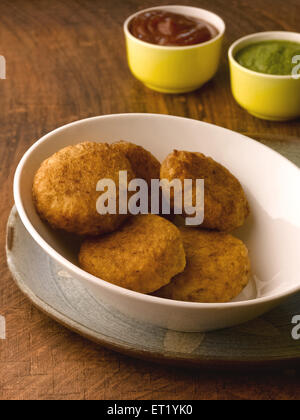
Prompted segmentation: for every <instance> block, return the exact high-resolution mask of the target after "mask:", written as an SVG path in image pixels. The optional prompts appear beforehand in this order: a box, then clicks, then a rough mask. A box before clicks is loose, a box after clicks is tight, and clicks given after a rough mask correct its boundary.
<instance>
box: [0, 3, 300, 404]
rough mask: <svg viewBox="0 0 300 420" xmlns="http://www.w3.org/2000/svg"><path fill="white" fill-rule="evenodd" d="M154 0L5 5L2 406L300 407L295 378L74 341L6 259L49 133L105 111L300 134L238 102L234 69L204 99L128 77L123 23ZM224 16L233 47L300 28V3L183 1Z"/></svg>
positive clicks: (0, 32)
mask: <svg viewBox="0 0 300 420" xmlns="http://www.w3.org/2000/svg"><path fill="white" fill-rule="evenodd" d="M158 3H159V4H167V3H169V2H168V1H160V2H157V1H153V0H151V1H150V0H147V1H144V0H129V1H124V0H110V1H109V2H108V1H104V0H103V1H101V0H65V1H63V0H60V1H59V0H52V1H50V0H28V1H24V0H2V1H1V2H0V16H1V25H0V55H3V56H5V58H6V62H7V79H6V80H0V97H1V102H0V127H1V130H0V156H1V164H0V181H1V182H0V197H1V200H0V232H1V235H0V279H1V281H0V313H1V314H2V315H5V317H6V322H7V339H6V340H5V341H1V340H0V399H103V398H107V399H149V398H154V399H155V398H157V399H164V398H168V399H230V398H235V399H261V398H268V399H299V397H300V386H299V385H300V384H299V382H300V381H299V376H298V375H297V372H296V371H293V370H292V371H288V372H273V373H272V372H269V373H265V372H264V373H259V372H246V373H245V372H243V373H240V374H239V373H235V374H230V373H228V372H227V373H220V372H217V373H214V372H207V371H206V372H204V371H200V372H195V371H186V370H181V369H176V368H169V367H167V366H157V365H155V364H151V363H147V362H142V361H137V360H133V359H130V358H128V357H126V356H120V355H118V354H115V353H112V352H110V351H107V350H104V349H102V348H99V347H98V346H96V345H94V344H92V343H90V342H88V341H86V340H84V339H82V338H80V337H78V336H76V335H75V334H73V333H71V332H69V331H67V330H66V329H64V328H63V327H61V326H60V325H58V324H56V323H55V322H53V321H51V320H49V319H48V318H47V317H46V316H44V315H42V314H41V313H40V312H39V311H37V310H36V309H34V308H33V307H32V306H31V305H30V304H29V302H28V301H27V300H26V298H24V297H23V295H22V294H21V293H20V292H19V291H18V290H17V288H16V286H15V285H14V283H13V281H12V280H11V278H10V275H9V273H8V269H7V266H6V262H5V255H4V245H5V234H4V232H5V226H6V221H7V218H8V215H9V211H10V209H11V207H12V204H13V197H12V180H13V174H14V171H15V168H16V165H17V163H18V161H19V159H20V158H21V157H22V155H23V153H24V152H25V151H26V150H27V148H28V147H29V146H30V145H31V144H33V142H34V141H36V140H37V139H38V138H39V137H40V136H41V135H43V134H45V133H47V132H48V131H50V130H52V129H54V128H56V127H58V126H60V125H62V124H65V123H68V122H71V121H74V120H77V119H81V118H86V117H90V116H94V115H99V114H108V113H119V112H155V113H165V114H173V115H180V116H186V117H191V118H196V119H201V120H203V121H207V122H212V123H215V124H217V125H221V126H223V127H228V128H230V129H233V130H236V131H240V132H243V133H254V132H255V133H268V134H276V135H280V136H282V138H283V139H284V138H285V136H290V137H299V136H300V122H299V120H298V121H294V122H288V123H271V122H265V121H260V120H257V119H255V118H253V117H251V116H250V115H248V114H247V113H246V112H244V111H243V110H242V109H240V108H239V106H238V105H236V103H235V102H234V100H233V98H232V96H231V93H230V89H229V81H228V69H227V60H226V54H225V50H224V54H223V62H222V66H221V69H220V71H219V73H218V76H217V77H216V78H215V79H214V80H213V81H211V82H210V83H208V84H207V85H206V86H205V87H203V88H202V89H201V90H199V91H197V92H194V93H191V94H188V95H178V96H165V95H162V94H159V93H156V92H152V91H150V90H148V89H147V88H145V87H144V86H143V85H142V84H140V83H139V82H137V81H136V80H135V79H134V78H133V77H132V76H131V74H130V72H129V70H128V68H127V64H126V58H125V50H124V41H123V33H122V22H123V21H124V19H125V18H126V17H127V16H128V15H130V14H131V13H133V12H135V11H136V10H137V9H143V8H145V7H151V6H155V5H157V4H158ZM177 3H178V4H189V5H195V6H201V7H204V8H208V9H210V10H212V11H215V12H216V13H219V14H220V15H222V16H223V17H224V19H225V21H226V23H227V36H226V42H225V44H226V45H225V48H227V47H228V46H229V44H230V43H231V42H232V41H234V40H235V39H237V38H238V37H240V36H243V35H246V34H248V33H251V32H257V31H263V30H292V31H299V27H300V13H299V0H286V1H282V0H252V1H251V2H250V1H246V0H239V1H238V0H213V1H212V0H202V1H196V0H187V1H186V0H185V1H177Z"/></svg>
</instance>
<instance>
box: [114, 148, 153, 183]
mask: <svg viewBox="0 0 300 420" xmlns="http://www.w3.org/2000/svg"><path fill="white" fill-rule="evenodd" d="M112 148H113V149H114V150H117V151H120V152H122V153H124V154H125V156H126V157H127V159H128V160H129V162H130V164H131V166H132V169H133V171H134V173H135V174H136V177H137V178H140V179H144V180H145V181H146V182H147V184H148V187H149V188H150V187H151V179H159V176H160V162H159V161H158V160H157V159H156V157H154V156H153V155H152V153H150V152H148V150H146V149H144V148H143V147H142V146H138V145H137V144H134V143H130V142H127V141H123V140H122V141H119V142H117V143H113V144H112Z"/></svg>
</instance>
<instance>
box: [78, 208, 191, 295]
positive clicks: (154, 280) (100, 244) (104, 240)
mask: <svg viewBox="0 0 300 420" xmlns="http://www.w3.org/2000/svg"><path fill="white" fill-rule="evenodd" d="M185 263H186V261H185V252H184V249H183V243H182V239H181V235H180V232H179V230H178V229H177V228H176V226H175V225H173V224H172V223H171V222H169V221H167V220H165V219H163V218H161V217H159V216H155V215H140V216H136V217H134V218H131V219H130V220H129V221H128V222H127V223H126V224H124V225H123V226H122V227H121V229H120V230H119V231H117V232H114V233H112V234H109V235H104V236H101V237H99V238H92V239H87V240H85V241H84V242H83V244H82V247H81V250H80V254H79V264H80V267H81V268H82V269H83V270H85V271H87V272H88V273H90V274H93V275H94V276H96V277H99V278H101V279H103V280H106V281H108V282H110V283H113V284H116V285H118V286H121V287H124V288H126V289H130V290H134V291H136V292H141V293H151V292H154V291H155V290H158V289H159V288H160V287H162V286H164V285H166V284H168V283H169V282H170V280H171V278H172V277H173V276H174V275H176V274H178V273H180V272H182V271H183V270H184V268H185Z"/></svg>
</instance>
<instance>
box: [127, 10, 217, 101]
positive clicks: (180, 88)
mask: <svg viewBox="0 0 300 420" xmlns="http://www.w3.org/2000/svg"><path fill="white" fill-rule="evenodd" d="M157 9H158V10H166V11H169V12H173V13H178V14H183V15H186V16H191V17H195V18H199V19H202V20H204V21H206V22H208V23H210V24H212V25H214V26H215V28H216V29H218V31H219V34H218V35H217V36H216V37H215V38H214V39H212V40H210V41H208V42H204V43H202V44H196V45H191V46H186V47H166V46H160V45H153V44H150V43H147V42H144V41H141V40H139V39H138V38H136V37H134V36H133V35H132V34H131V33H130V31H129V23H130V22H131V20H132V19H133V18H134V17H135V16H137V15H139V14H140V13H143V12H145V11H149V10H157ZM124 31H125V37H126V45H127V56H128V63H129V67H130V70H131V72H132V73H133V75H134V76H135V77H136V78H137V79H138V80H140V81H141V82H143V83H144V84H145V85H146V86H148V87H149V88H151V89H154V90H157V91H159V92H164V93H184V92H190V91H193V90H195V89H198V88H199V87H201V86H202V85H203V84H204V83H206V82H208V81H209V80H210V79H211V78H212V77H213V76H214V75H215V74H216V72H217V70H218V66H219V62H220V56H221V49H222V41H223V37H224V32H225V23H224V21H223V20H222V19H221V18H220V17H219V16H217V15H215V14H214V13H211V12H209V11H207V10H203V9H199V8H197V7H186V6H160V7H153V8H151V9H146V10H143V11H139V12H138V13H135V14H134V15H132V16H130V17H129V18H128V19H127V20H126V22H125V24H124Z"/></svg>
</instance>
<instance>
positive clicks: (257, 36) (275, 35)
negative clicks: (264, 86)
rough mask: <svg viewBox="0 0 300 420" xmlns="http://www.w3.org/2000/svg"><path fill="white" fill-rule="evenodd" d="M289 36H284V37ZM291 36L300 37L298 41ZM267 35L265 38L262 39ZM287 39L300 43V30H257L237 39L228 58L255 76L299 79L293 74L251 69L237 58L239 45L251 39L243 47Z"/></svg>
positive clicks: (229, 51)
mask: <svg viewBox="0 0 300 420" xmlns="http://www.w3.org/2000/svg"><path fill="white" fill-rule="evenodd" d="M285 36H286V37H287V38H284V37H285ZM289 36H291V37H293V36H297V37H298V38H299V40H298V41H295V39H292V38H288V37H289ZM264 37H266V38H265V39H262V38H264ZM256 40H257V41H261V42H264V41H272V40H273V41H287V42H295V43H297V42H298V43H299V45H300V33H299V32H290V31H267V32H256V33H254V34H250V35H246V36H243V37H242V38H239V39H237V40H236V41H235V42H234V43H233V44H232V45H231V46H230V48H229V50H228V58H229V61H231V62H232V63H233V64H234V65H235V66H236V67H238V68H239V69H240V70H243V71H244V72H245V73H248V74H252V75H255V76H260V77H263V78H267V79H274V80H299V78H298V79H295V78H294V77H293V75H292V74H290V75H289V74H287V75H279V74H268V73H260V72H258V71H254V70H250V69H248V68H247V67H244V66H242V65H241V64H240V63H238V62H237V60H236V59H235V53H236V52H237V49H238V46H239V45H240V44H242V43H244V42H246V41H249V44H245V45H243V47H247V46H248V45H251V44H254V43H255V41H256Z"/></svg>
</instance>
